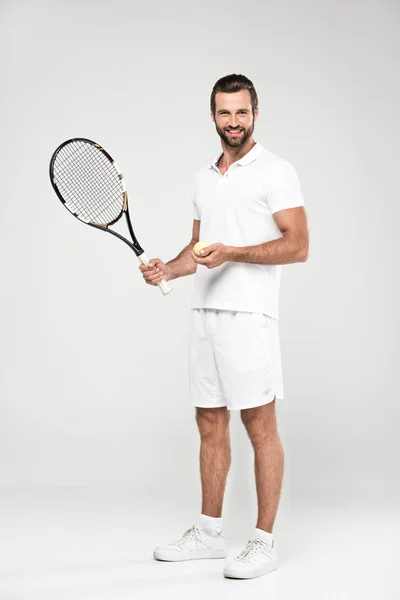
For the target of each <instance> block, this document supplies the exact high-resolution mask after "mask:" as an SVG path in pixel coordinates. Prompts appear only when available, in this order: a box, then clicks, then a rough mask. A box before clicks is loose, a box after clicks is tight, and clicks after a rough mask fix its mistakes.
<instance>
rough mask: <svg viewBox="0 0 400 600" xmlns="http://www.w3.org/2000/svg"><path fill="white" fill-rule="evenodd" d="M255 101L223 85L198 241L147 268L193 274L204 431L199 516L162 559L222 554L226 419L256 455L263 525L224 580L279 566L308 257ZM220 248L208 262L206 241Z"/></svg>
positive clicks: (241, 86)
mask: <svg viewBox="0 0 400 600" xmlns="http://www.w3.org/2000/svg"><path fill="white" fill-rule="evenodd" d="M258 113H259V110H258V99H257V93H256V90H255V89H254V86H253V84H252V82H251V81H250V80H249V79H247V78H246V77H244V76H243V75H228V76H226V77H223V78H222V79H220V80H218V81H217V83H216V84H215V86H214V88H213V91H212V94H211V118H212V120H213V122H214V123H215V128H216V130H217V133H218V135H219V136H220V138H221V143H222V150H223V152H222V154H221V155H220V156H219V157H218V158H217V159H216V160H214V161H213V162H212V164H211V165H209V166H207V167H206V168H205V169H203V170H202V171H200V173H198V175H197V176H196V179H195V184H194V194H193V204H194V222H193V233H192V240H191V242H190V243H189V244H188V246H186V248H184V249H183V250H182V252H181V253H180V254H179V255H178V256H177V257H176V258H175V259H173V260H171V261H170V262H168V263H166V264H165V263H163V262H162V261H161V260H160V259H158V258H156V259H152V260H151V261H150V264H149V265H148V266H143V265H142V266H140V270H141V271H142V273H143V277H144V279H145V281H146V282H147V283H148V284H150V285H156V284H157V282H159V281H161V279H162V278H165V279H166V280H170V279H175V278H177V277H183V276H185V275H191V274H193V273H196V278H195V298H194V302H193V305H192V311H191V323H190V352H189V369H190V398H191V403H192V404H193V405H194V406H195V407H196V421H197V424H198V428H199V432H200V440H201V444H200V471H201V485H202V511H201V515H200V518H199V522H198V524H197V525H196V526H193V527H191V528H190V529H188V530H187V531H186V532H185V533H184V534H183V537H182V538H181V539H179V540H178V541H176V542H173V543H172V544H170V545H168V546H165V547H158V548H156V549H155V551H154V558H156V559H158V560H166V561H182V560H192V559H200V558H225V557H226V556H227V551H226V542H225V538H224V535H223V526H222V518H221V515H222V505H223V497H224V491H225V484H226V479H227V475H228V471H229V467H230V459H231V454H230V437H229V411H231V410H240V411H241V419H242V421H243V423H244V425H245V427H246V430H247V433H248V435H249V438H250V441H251V444H252V447H253V449H254V457H255V481H256V488H257V500H258V520H257V524H256V528H255V531H254V532H253V535H252V537H251V540H250V541H249V543H248V544H247V545H246V547H245V548H244V550H243V551H242V552H241V553H240V554H239V556H238V557H237V558H236V559H235V560H233V561H232V562H230V563H228V564H227V565H225V568H224V571H223V574H224V576H225V577H232V578H240V579H249V578H252V577H258V576H260V575H264V574H266V573H268V572H270V571H272V570H274V569H276V568H277V566H278V563H277V556H276V548H275V543H274V539H273V534H272V529H273V525H274V521H275V516H276V512H277V509H278V503H279V497H280V491H281V484H282V477H283V463H284V458H283V449H282V445H281V441H280V438H279V434H278V430H277V423H276V414H275V400H276V398H283V386H282V372H281V357H280V346H279V333H278V318H279V315H278V293H279V283H280V269H281V267H280V265H283V264H289V263H295V262H304V261H306V260H307V256H308V230H307V218H306V214H305V210H304V200H303V197H302V193H301V190H300V185H299V181H298V178H297V175H296V172H295V170H294V169H293V167H292V166H291V165H290V163H288V162H287V161H285V160H283V159H281V158H279V157H277V156H275V155H274V154H272V153H271V152H269V151H267V150H265V149H264V148H263V147H262V146H261V145H260V144H259V143H256V142H255V141H254V139H253V131H254V124H255V121H256V119H257V117H258ZM200 238H201V240H203V241H206V242H210V243H211V245H210V246H209V247H207V248H205V249H204V250H203V253H202V255H201V256H200V257H199V256H197V255H196V254H195V253H194V252H193V247H194V245H195V244H196V243H197V242H198V241H199V240H200Z"/></svg>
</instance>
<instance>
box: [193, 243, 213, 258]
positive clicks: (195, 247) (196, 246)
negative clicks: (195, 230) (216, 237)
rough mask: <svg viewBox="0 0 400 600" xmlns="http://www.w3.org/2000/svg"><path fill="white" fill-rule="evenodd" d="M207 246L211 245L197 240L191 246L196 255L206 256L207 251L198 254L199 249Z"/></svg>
mask: <svg viewBox="0 0 400 600" xmlns="http://www.w3.org/2000/svg"><path fill="white" fill-rule="evenodd" d="M207 246H211V244H209V243H208V242H197V244H195V246H194V248H193V252H194V253H195V254H196V256H203V257H204V256H207V252H204V254H200V250H203V248H207Z"/></svg>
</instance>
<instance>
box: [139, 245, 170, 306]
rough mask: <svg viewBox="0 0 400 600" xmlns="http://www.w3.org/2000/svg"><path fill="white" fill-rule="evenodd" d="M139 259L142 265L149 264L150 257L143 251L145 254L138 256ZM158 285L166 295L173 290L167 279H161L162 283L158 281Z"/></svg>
mask: <svg viewBox="0 0 400 600" xmlns="http://www.w3.org/2000/svg"><path fill="white" fill-rule="evenodd" d="M138 259H139V260H140V262H141V263H142V265H148V264H149V262H150V259H149V257H148V256H147V254H145V253H144V252H143V254H141V255H140V256H138ZM157 285H158V287H159V288H160V290H161V291H162V293H163V294H164V296H168V294H170V293H171V292H172V287H171V286H169V285H168V283H167V281H165V279H163V280H162V281H160V283H157Z"/></svg>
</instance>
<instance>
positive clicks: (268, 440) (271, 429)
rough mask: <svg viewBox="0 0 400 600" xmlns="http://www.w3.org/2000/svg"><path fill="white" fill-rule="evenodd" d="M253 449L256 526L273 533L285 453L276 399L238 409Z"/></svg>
mask: <svg viewBox="0 0 400 600" xmlns="http://www.w3.org/2000/svg"><path fill="white" fill-rule="evenodd" d="M241 417H242V421H243V423H244V425H245V427H246V430H247V433H248V435H249V438H250V441H251V443H252V446H253V449H254V467H255V478H256V488H257V500H258V520H257V527H258V529H262V530H263V531H267V532H269V533H272V529H273V526H274V522H275V517H276V513H277V511H278V505H279V498H280V493H281V488H282V479H283V466H284V454H283V448H282V444H281V440H280V437H279V433H278V427H277V423H276V413H275V399H274V400H273V401H272V402H270V403H269V404H264V405H263V406H258V407H256V408H248V409H245V410H242V411H241Z"/></svg>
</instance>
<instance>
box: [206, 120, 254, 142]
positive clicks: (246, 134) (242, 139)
mask: <svg viewBox="0 0 400 600" xmlns="http://www.w3.org/2000/svg"><path fill="white" fill-rule="evenodd" d="M215 129H216V130H217V133H218V135H219V137H220V138H221V139H222V140H223V141H224V142H225V144H226V145H227V146H230V147H231V148H240V147H241V146H244V145H245V143H246V142H247V140H248V139H249V138H250V137H251V136H252V135H253V131H254V121H253V123H252V124H251V126H250V127H249V128H248V129H244V128H243V127H235V128H233V127H228V128H227V129H228V130H229V131H237V130H242V131H243V133H242V134H241V135H239V136H238V137H232V136H229V135H228V134H227V132H226V131H225V129H220V128H219V127H218V125H217V124H215Z"/></svg>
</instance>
